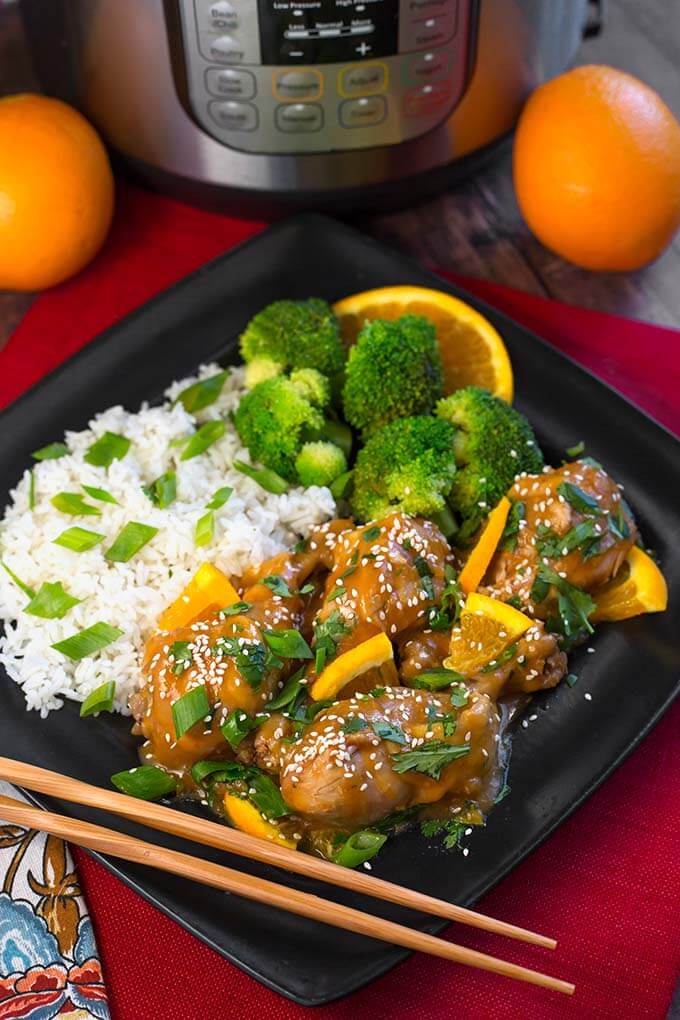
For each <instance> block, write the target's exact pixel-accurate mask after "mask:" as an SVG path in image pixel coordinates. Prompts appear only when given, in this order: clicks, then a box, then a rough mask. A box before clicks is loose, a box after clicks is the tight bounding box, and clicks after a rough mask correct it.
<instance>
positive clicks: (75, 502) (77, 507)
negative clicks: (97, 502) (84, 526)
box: [50, 492, 102, 517]
mask: <svg viewBox="0 0 680 1020" xmlns="http://www.w3.org/2000/svg"><path fill="white" fill-rule="evenodd" d="M50 503H51V504H52V506H53V507H54V508H55V509H56V510H60V511H61V512H62V513H63V514H71V516H72V517H80V516H83V517H101V513H102V512H101V510H99V509H98V508H97V507H96V506H91V505H90V504H89V503H86V502H85V500H84V499H83V497H82V496H81V495H80V493H79V492H58V493H57V494H56V496H52V499H51V500H50Z"/></svg>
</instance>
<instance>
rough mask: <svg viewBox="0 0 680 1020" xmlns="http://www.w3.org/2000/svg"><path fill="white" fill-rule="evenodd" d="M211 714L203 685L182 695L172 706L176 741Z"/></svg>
mask: <svg viewBox="0 0 680 1020" xmlns="http://www.w3.org/2000/svg"><path fill="white" fill-rule="evenodd" d="M210 714H211V709H210V702H209V701H208V692H207V690H206V687H205V684H201V686H200V687H192V689H191V690H190V691H187V692H186V694H183V695H182V697H181V698H178V699H177V701H175V703H174V704H173V706H172V721H173V723H174V726H175V737H176V738H177V740H179V739H180V737H182V736H184V734H185V733H186V732H187V730H190V729H191V727H192V726H195V725H196V723H197V722H200V721H201V720H202V719H207V717H208V716H209V715H210Z"/></svg>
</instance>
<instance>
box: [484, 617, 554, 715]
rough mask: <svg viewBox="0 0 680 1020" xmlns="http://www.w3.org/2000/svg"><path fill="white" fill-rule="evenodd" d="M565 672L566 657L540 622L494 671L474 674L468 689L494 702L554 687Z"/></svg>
mask: <svg viewBox="0 0 680 1020" xmlns="http://www.w3.org/2000/svg"><path fill="white" fill-rule="evenodd" d="M566 672H567V656H566V653H565V652H563V651H562V650H561V649H560V647H559V645H558V643H557V637H556V635H555V634H549V633H547V632H546V630H545V626H544V624H543V622H542V621H541V620H536V622H535V623H534V624H533V625H532V626H531V627H530V628H529V630H528V631H527V632H526V633H525V634H524V635H523V636H522V637H521V638H520V639H519V641H518V642H517V651H516V652H515V654H514V655H513V657H512V658H511V659H509V660H508V661H507V662H504V663H502V664H501V665H500V666H499V667H498V669H495V670H492V671H490V672H488V673H481V672H480V673H477V674H476V675H475V676H473V677H471V678H470V680H468V681H467V682H468V685H469V686H470V687H471V688H473V689H474V690H476V691H480V692H481V693H482V694H488V696H489V697H490V698H491V699H492V700H493V701H497V700H498V699H499V698H501V697H503V695H506V694H519V693H520V692H523V693H525V694H531V693H533V692H534V691H544V690H547V689H548V688H550V687H556V686H557V685H558V683H559V682H560V680H561V679H562V677H563V676H564V675H565V673H566Z"/></svg>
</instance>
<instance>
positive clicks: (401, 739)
mask: <svg viewBox="0 0 680 1020" xmlns="http://www.w3.org/2000/svg"><path fill="white" fill-rule="evenodd" d="M371 728H372V730H373V732H374V733H375V735H376V737H380V739H381V740H392V741H394V743H395V744H408V739H407V738H406V735H405V733H404V732H403V730H401V729H400V728H399V727H398V726H394V725H393V724H392V723H391V722H388V721H387V719H376V720H375V721H374V722H372V723H371Z"/></svg>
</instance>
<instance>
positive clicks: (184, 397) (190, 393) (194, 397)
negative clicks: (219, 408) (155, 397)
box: [174, 372, 229, 414]
mask: <svg viewBox="0 0 680 1020" xmlns="http://www.w3.org/2000/svg"><path fill="white" fill-rule="evenodd" d="M228 375H229V373H228V372H218V373H217V374H216V375H211V376H208V378H207V379H200V380H199V381H198V382H195V383H192V384H191V386H187V388H186V389H185V390H182V392H181V393H180V394H178V396H177V397H175V401H174V402H175V403H178V402H180V403H182V404H183V405H184V409H185V410H186V411H188V412H189V414H194V413H195V412H196V411H202V410H203V408H204V407H209V406H210V405H211V404H214V403H215V401H216V400H217V398H218V397H219V395H220V393H221V392H222V387H223V386H224V383H225V381H226V378H227V376H228Z"/></svg>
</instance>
